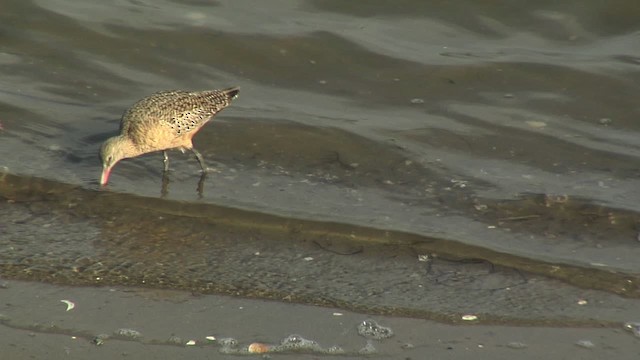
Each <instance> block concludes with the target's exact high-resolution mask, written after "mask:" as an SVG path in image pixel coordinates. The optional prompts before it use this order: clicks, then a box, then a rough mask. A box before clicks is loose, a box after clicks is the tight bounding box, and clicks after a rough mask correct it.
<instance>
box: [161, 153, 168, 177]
mask: <svg viewBox="0 0 640 360" xmlns="http://www.w3.org/2000/svg"><path fill="white" fill-rule="evenodd" d="M162 156H163V157H164V159H163V160H162V161H163V162H164V171H165V172H167V171H169V154H167V150H163V151H162Z"/></svg>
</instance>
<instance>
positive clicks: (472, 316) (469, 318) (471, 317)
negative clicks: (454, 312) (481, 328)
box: [462, 314, 478, 321]
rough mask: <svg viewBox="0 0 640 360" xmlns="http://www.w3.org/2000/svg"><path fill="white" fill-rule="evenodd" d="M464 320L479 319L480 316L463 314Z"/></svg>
mask: <svg viewBox="0 0 640 360" xmlns="http://www.w3.org/2000/svg"><path fill="white" fill-rule="evenodd" d="M462 320H464V321H474V320H478V317H477V316H476V315H470V314H469V315H462Z"/></svg>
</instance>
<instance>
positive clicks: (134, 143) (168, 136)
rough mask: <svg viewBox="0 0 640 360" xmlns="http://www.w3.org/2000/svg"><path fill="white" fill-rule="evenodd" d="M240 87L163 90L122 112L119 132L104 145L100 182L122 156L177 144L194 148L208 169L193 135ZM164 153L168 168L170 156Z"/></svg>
mask: <svg viewBox="0 0 640 360" xmlns="http://www.w3.org/2000/svg"><path fill="white" fill-rule="evenodd" d="M239 91H240V90H239V89H238V88H229V89H224V90H210V91H198V92H189V91H181V90H172V91H161V92H157V93H155V94H152V95H150V96H148V97H146V98H144V99H142V100H140V101H138V102H137V103H135V104H134V105H133V106H132V107H131V108H130V109H128V110H127V111H126V112H125V113H124V115H123V116H122V120H121V122H120V135H118V136H114V137H113V138H110V139H108V140H107V141H105V143H104V144H103V145H102V148H101V151H100V157H101V159H102V163H103V172H102V177H101V179H100V183H101V184H102V185H105V184H106V183H107V181H108V177H109V172H110V170H111V168H112V167H113V166H114V165H115V164H116V163H117V162H118V161H119V160H121V159H125V158H130V157H135V156H138V155H142V154H146V153H149V152H154V151H166V150H168V149H176V148H177V149H179V150H182V151H185V150H192V151H193V153H194V154H195V155H196V157H197V159H198V161H199V162H200V166H201V167H202V170H203V171H206V167H205V165H204V160H203V159H202V156H201V155H200V153H199V152H198V151H196V150H195V149H194V148H193V144H192V142H191V139H192V138H193V136H194V135H195V134H196V133H197V132H198V131H199V130H200V129H201V128H202V126H204V125H205V124H206V123H207V122H208V121H209V120H210V119H211V118H212V117H213V116H214V115H215V114H216V113H218V112H219V111H221V110H222V109H224V108H225V107H227V106H229V104H230V103H231V100H232V99H234V98H235V97H236V96H237V95H238V92H239ZM164 154H165V170H166V169H167V168H168V157H167V155H166V152H165V153H164Z"/></svg>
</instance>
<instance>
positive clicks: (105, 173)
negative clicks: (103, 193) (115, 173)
mask: <svg viewBox="0 0 640 360" xmlns="http://www.w3.org/2000/svg"><path fill="white" fill-rule="evenodd" d="M109 174H111V168H110V167H106V166H105V167H103V168H102V175H101V176H100V186H105V185H107V183H108V182H109Z"/></svg>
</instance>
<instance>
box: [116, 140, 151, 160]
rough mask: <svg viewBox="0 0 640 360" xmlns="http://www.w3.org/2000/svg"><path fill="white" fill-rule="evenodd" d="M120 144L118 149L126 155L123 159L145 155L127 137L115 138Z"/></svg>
mask: <svg viewBox="0 0 640 360" xmlns="http://www.w3.org/2000/svg"><path fill="white" fill-rule="evenodd" d="M113 141H115V142H116V143H117V144H118V148H120V151H121V152H122V154H123V155H124V157H123V158H131V157H136V156H138V155H141V154H143V153H144V151H142V150H140V148H139V147H138V146H137V145H136V144H135V143H134V142H133V141H132V140H131V138H130V137H128V136H126V135H118V136H115V137H114V140H113Z"/></svg>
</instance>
